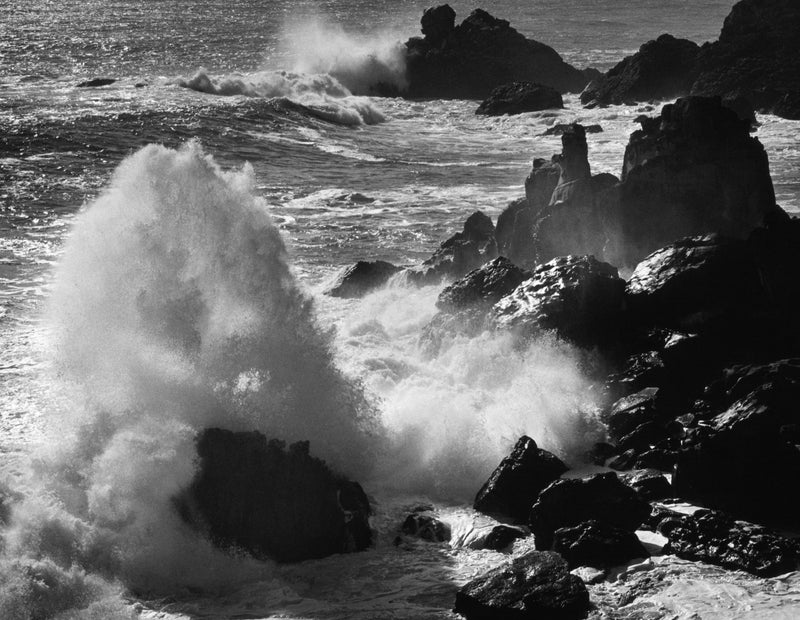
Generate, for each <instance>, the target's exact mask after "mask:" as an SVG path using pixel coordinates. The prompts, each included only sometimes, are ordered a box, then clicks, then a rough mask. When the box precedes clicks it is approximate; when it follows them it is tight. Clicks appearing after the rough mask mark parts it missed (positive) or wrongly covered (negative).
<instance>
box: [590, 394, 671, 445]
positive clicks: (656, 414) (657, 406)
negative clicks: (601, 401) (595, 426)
mask: <svg viewBox="0 0 800 620" xmlns="http://www.w3.org/2000/svg"><path fill="white" fill-rule="evenodd" d="M658 393H659V389H658V388H656V387H648V388H644V389H643V390H640V391H638V392H635V393H633V394H630V395H628V396H624V397H622V398H620V399H619V400H618V401H616V402H615V403H614V404H613V405H612V406H611V409H610V410H609V412H608V413H606V414H605V415H604V416H603V417H604V421H605V423H606V426H607V427H608V434H609V437H611V438H612V439H615V440H618V439H620V438H621V437H624V436H625V435H627V434H628V433H630V432H631V431H632V430H634V429H635V428H636V427H637V426H639V425H640V424H643V423H645V422H654V421H658V420H662V419H664V417H665V416H664V414H663V413H662V405H661V403H660V401H659V398H658Z"/></svg>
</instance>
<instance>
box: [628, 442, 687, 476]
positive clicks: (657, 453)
mask: <svg viewBox="0 0 800 620" xmlns="http://www.w3.org/2000/svg"><path fill="white" fill-rule="evenodd" d="M677 460H678V453H677V451H675V450H665V449H662V448H654V449H653V450H647V451H646V452H643V453H642V454H640V455H639V457H638V458H637V459H636V461H635V462H634V464H633V466H634V467H635V468H636V469H657V470H659V471H667V472H671V471H672V470H673V468H674V467H675V462H676V461H677Z"/></svg>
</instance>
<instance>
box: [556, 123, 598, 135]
mask: <svg viewBox="0 0 800 620" xmlns="http://www.w3.org/2000/svg"><path fill="white" fill-rule="evenodd" d="M574 125H575V123H556V124H555V125H553V126H552V127H548V128H547V129H546V130H545V132H544V133H543V134H542V135H543V136H561V135H564V133H565V132H567V131H572V127H573V126H574ZM583 130H584V131H585V132H586V133H601V132H602V131H603V128H602V127H601V126H600V125H583Z"/></svg>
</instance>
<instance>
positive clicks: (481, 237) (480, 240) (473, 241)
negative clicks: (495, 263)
mask: <svg viewBox="0 0 800 620" xmlns="http://www.w3.org/2000/svg"><path fill="white" fill-rule="evenodd" d="M496 257H497V243H496V242H495V239H494V224H492V220H491V218H490V217H489V216H487V215H484V214H483V213H482V212H480V211H475V213H473V214H472V215H470V216H469V217H468V218H467V220H466V222H464V229H463V230H462V231H461V232H459V233H456V234H455V235H453V236H452V237H450V238H449V239H447V240H446V241H444V242H443V243H442V245H441V246H439V249H437V250H436V251H435V252H434V253H433V256H431V257H430V258H429V259H428V260H426V261H425V262H423V263H422V265H421V266H420V267H417V268H414V269H409V270H407V271H406V273H407V275H408V279H409V280H410V281H411V282H413V283H415V284H432V283H435V282H438V281H439V280H441V279H443V278H451V279H454V278H460V277H461V276H463V275H464V274H466V273H468V272H470V271H472V270H473V269H477V268H478V267H480V266H481V265H483V264H484V263H486V262H487V261H490V260H492V259H493V258H496Z"/></svg>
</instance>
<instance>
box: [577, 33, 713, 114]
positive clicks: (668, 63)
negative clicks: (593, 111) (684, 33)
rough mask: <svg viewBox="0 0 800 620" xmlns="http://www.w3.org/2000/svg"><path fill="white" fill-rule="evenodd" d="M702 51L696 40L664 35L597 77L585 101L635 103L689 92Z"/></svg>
mask: <svg viewBox="0 0 800 620" xmlns="http://www.w3.org/2000/svg"><path fill="white" fill-rule="evenodd" d="M699 50H700V48H699V46H698V45H697V44H696V43H694V42H692V41H689V40H687V39H676V38H675V37H673V36H671V35H669V34H662V35H661V36H660V37H658V38H657V39H656V40H655V41H649V42H647V43H645V44H644V45H642V47H641V48H640V49H639V51H638V52H637V53H635V54H634V55H633V56H628V57H627V58H625V59H624V60H623V61H621V62H619V63H618V64H617V65H615V66H614V67H613V68H611V69H609V70H608V72H607V73H605V74H604V75H603V76H602V77H600V78H598V79H596V80H593V81H592V82H591V83H590V84H589V85H588V86H587V87H586V88H585V89H584V91H583V92H582V93H581V103H583V104H585V105H588V106H595V105H609V104H623V103H627V104H632V103H635V102H639V101H664V100H668V99H674V98H675V97H682V96H685V95H688V94H689V92H690V91H691V88H692V83H693V82H694V78H695V64H696V62H697V54H698V52H699Z"/></svg>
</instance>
